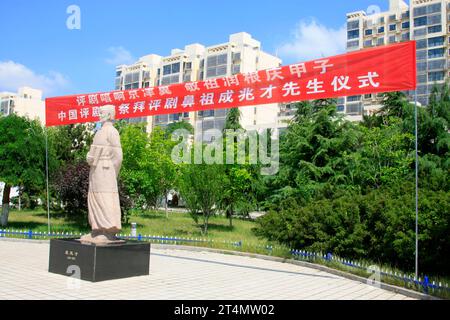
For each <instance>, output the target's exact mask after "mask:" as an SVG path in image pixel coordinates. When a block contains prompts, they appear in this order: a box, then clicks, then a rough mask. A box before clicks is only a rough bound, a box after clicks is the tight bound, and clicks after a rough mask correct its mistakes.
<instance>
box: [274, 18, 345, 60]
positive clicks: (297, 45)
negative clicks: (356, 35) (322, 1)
mask: <svg viewBox="0 0 450 320" xmlns="http://www.w3.org/2000/svg"><path fill="white" fill-rule="evenodd" d="M346 32H347V30H346V26H345V25H343V26H342V27H341V28H339V29H334V28H330V27H327V26H325V25H324V24H322V23H320V22H318V21H317V20H316V19H314V18H312V19H308V20H301V21H300V22H299V23H298V24H297V26H296V28H295V29H294V30H293V31H292V32H291V37H290V38H289V39H288V40H287V41H286V42H284V43H281V44H280V45H279V46H278V49H277V52H278V55H279V56H280V58H282V59H283V61H286V62H294V61H307V60H313V59H317V58H322V57H327V56H332V55H336V54H340V53H344V52H345V51H346V50H345V49H346V41H347V34H346Z"/></svg>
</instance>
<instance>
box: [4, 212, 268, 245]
mask: <svg viewBox="0 0 450 320" xmlns="http://www.w3.org/2000/svg"><path fill="white" fill-rule="evenodd" d="M200 220H201V219H200ZM131 222H135V223H136V224H137V233H140V234H142V235H152V236H153V235H159V236H169V237H174V236H177V237H180V238H202V239H208V240H214V241H218V242H220V241H235V242H238V241H242V242H243V243H255V244H258V243H260V244H261V245H265V244H266V241H263V240H261V239H258V238H257V237H256V236H255V235H254V234H253V232H252V229H253V228H254V227H255V223H254V222H253V221H249V220H243V219H233V227H230V226H229V221H228V219H226V218H225V217H223V216H213V217H211V218H210V219H209V224H208V234H207V235H206V236H204V235H202V233H201V227H200V225H197V224H196V223H195V222H194V220H193V219H192V218H191V217H190V215H189V214H187V213H179V212H169V217H168V218H166V216H165V213H164V212H161V211H146V212H139V213H138V214H137V213H136V214H135V215H132V216H131V217H130V219H129V223H127V224H122V233H123V234H129V233H131ZM50 223H51V231H52V232H74V233H80V232H81V233H85V232H89V226H88V224H87V220H86V219H84V218H81V219H80V218H77V219H69V218H68V216H67V215H66V214H64V213H51V214H50ZM8 228H10V229H20V230H32V231H36V232H46V231H47V213H46V212H45V211H43V210H34V211H30V210H23V211H17V210H12V211H11V212H10V215H9V222H8Z"/></svg>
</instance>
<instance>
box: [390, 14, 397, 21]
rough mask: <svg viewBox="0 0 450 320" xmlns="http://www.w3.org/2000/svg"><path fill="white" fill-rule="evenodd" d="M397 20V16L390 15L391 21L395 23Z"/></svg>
mask: <svg viewBox="0 0 450 320" xmlns="http://www.w3.org/2000/svg"><path fill="white" fill-rule="evenodd" d="M395 19H396V16H395V14H392V15H390V16H389V21H391V22H392V21H395Z"/></svg>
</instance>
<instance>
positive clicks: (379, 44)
mask: <svg viewBox="0 0 450 320" xmlns="http://www.w3.org/2000/svg"><path fill="white" fill-rule="evenodd" d="M383 44H384V38H378V39H377V46H382V45H383Z"/></svg>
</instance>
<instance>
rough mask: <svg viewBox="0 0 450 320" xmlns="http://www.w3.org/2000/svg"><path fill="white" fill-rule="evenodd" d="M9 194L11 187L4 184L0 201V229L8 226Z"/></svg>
mask: <svg viewBox="0 0 450 320" xmlns="http://www.w3.org/2000/svg"><path fill="white" fill-rule="evenodd" d="M10 193H11V186H10V185H9V184H5V188H4V189H3V199H2V219H1V225H2V227H6V225H7V224H8V216H9V200H10V199H9V196H10Z"/></svg>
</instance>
